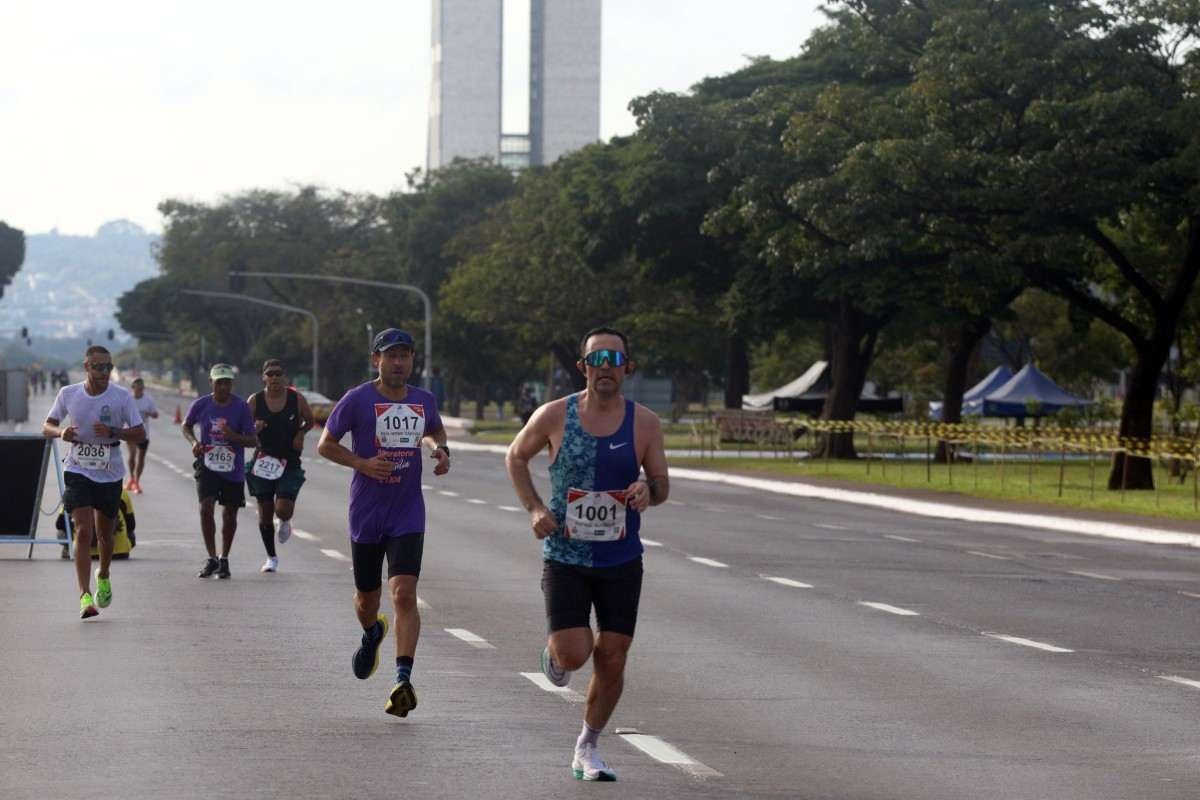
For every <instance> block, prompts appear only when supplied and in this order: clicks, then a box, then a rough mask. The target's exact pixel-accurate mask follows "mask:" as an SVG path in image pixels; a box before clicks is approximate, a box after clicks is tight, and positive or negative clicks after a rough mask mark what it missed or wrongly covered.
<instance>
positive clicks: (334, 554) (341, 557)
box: [321, 547, 350, 561]
mask: <svg viewBox="0 0 1200 800" xmlns="http://www.w3.org/2000/svg"><path fill="white" fill-rule="evenodd" d="M321 552H322V553H324V554H325V555H327V556H329V557H330V558H332V559H333V560H334V561H349V560H350V557H349V556H347V555H346V554H345V553H342V552H340V551H337V550H330V549H328V548H324V547H322V548H321Z"/></svg>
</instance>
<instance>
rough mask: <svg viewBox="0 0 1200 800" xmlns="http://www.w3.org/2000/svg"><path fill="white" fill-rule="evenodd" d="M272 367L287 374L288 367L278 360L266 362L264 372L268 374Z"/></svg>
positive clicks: (271, 359)
mask: <svg viewBox="0 0 1200 800" xmlns="http://www.w3.org/2000/svg"><path fill="white" fill-rule="evenodd" d="M271 367H279V368H280V369H281V370H283V371H284V372H287V367H285V366H284V365H283V362H282V361H280V360H279V359H278V358H268V359H267V360H266V361H264V362H263V368H262V371H263V372H266V371H267V370H269V369H270V368H271Z"/></svg>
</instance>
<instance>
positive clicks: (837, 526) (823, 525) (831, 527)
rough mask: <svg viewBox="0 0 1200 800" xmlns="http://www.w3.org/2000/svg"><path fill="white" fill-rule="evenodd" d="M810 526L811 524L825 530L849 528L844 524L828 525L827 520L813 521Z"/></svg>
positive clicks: (844, 529)
mask: <svg viewBox="0 0 1200 800" xmlns="http://www.w3.org/2000/svg"><path fill="white" fill-rule="evenodd" d="M812 526H813V527H814V528H824V529H825V530H827V531H846V530H850V529H849V528H847V527H846V526H845V525H830V524H829V523H827V522H814V523H813V524H812Z"/></svg>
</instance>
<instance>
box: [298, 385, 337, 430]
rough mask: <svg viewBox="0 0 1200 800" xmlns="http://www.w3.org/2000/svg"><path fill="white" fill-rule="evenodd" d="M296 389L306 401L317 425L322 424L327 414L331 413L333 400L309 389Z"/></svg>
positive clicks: (327, 417) (327, 416)
mask: <svg viewBox="0 0 1200 800" xmlns="http://www.w3.org/2000/svg"><path fill="white" fill-rule="evenodd" d="M298 391H299V392H300V394H301V396H303V397H304V399H305V400H307V401H308V406H309V408H311V409H312V412H313V419H315V420H316V421H317V424H318V425H324V424H325V420H327V419H329V415H330V414H331V413H333V406H334V402H333V401H332V400H330V399H329V398H328V397H326V396H325V395H323V394H321V393H320V392H314V391H312V390H311V389H299V390H298Z"/></svg>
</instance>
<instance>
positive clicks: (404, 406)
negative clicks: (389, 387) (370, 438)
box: [375, 403, 425, 449]
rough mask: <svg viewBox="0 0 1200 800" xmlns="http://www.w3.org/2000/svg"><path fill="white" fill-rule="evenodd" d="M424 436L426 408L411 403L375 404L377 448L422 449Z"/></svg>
mask: <svg viewBox="0 0 1200 800" xmlns="http://www.w3.org/2000/svg"><path fill="white" fill-rule="evenodd" d="M424 435H425V407H424V406H422V405H419V404H410V403H376V404H375V445H376V447H381V448H384V449H395V448H401V447H410V448H411V447H420V446H421V437H422V436H424Z"/></svg>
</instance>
